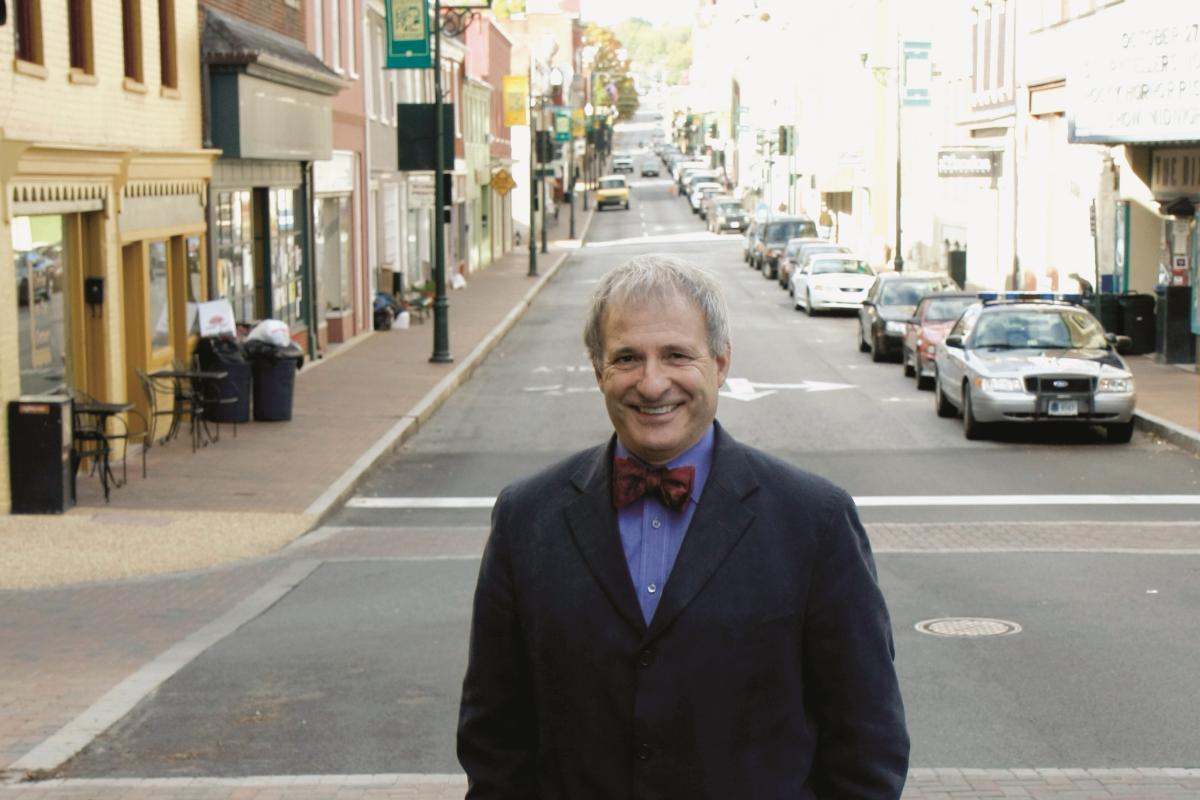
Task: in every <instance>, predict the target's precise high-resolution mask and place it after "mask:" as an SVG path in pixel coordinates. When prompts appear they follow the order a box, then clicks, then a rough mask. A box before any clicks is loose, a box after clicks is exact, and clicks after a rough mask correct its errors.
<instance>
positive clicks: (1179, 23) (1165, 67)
mask: <svg viewBox="0 0 1200 800" xmlns="http://www.w3.org/2000/svg"><path fill="white" fill-rule="evenodd" d="M1071 28H1072V32H1073V33H1074V34H1075V35H1077V36H1078V37H1079V38H1078V39H1077V40H1076V41H1075V42H1074V46H1073V47H1070V48H1069V49H1070V52H1071V53H1072V54H1073V55H1072V58H1071V68H1070V69H1069V71H1068V74H1067V95H1068V101H1067V117H1068V125H1069V128H1068V138H1069V140H1070V141H1072V142H1102V143H1133V142H1178V141H1194V140H1200V5H1197V4H1195V3H1179V2H1175V0H1140V1H1139V2H1132V1H1131V2H1125V3H1121V4H1119V5H1117V6H1113V7H1110V8H1106V9H1103V10H1101V11H1097V12H1096V13H1095V14H1093V15H1092V16H1091V17H1088V18H1084V19H1080V20H1077V21H1076V22H1073V23H1072V24H1071Z"/></svg>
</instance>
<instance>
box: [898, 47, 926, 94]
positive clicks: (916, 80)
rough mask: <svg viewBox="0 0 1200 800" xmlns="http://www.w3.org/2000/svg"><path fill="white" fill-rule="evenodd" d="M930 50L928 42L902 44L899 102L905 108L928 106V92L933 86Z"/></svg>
mask: <svg viewBox="0 0 1200 800" xmlns="http://www.w3.org/2000/svg"><path fill="white" fill-rule="evenodd" d="M931 49H932V45H930V43H929V42H905V43H904V47H903V55H904V63H903V65H902V67H901V69H902V71H901V73H900V79H901V81H903V83H902V84H901V86H902V95H901V96H902V101H901V102H903V104H904V105H905V107H909V106H927V105H929V101H930V97H929V90H930V88H931V86H932V84H933V62H932V61H931V60H930V50H931Z"/></svg>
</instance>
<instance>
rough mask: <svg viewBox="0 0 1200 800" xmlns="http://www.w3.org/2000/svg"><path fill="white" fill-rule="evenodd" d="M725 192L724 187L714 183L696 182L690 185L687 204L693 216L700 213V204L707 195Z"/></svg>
mask: <svg viewBox="0 0 1200 800" xmlns="http://www.w3.org/2000/svg"><path fill="white" fill-rule="evenodd" d="M724 191H725V187H724V186H722V185H721V184H719V183H717V182H716V181H696V182H694V183H693V184H692V190H691V193H690V194H688V204H690V205H691V207H692V213H693V214H699V213H700V204H701V203H703V202H704V198H705V197H706V196H709V195H714V194H721V193H722V192H724Z"/></svg>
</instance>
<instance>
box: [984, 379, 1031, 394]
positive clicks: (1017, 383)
mask: <svg viewBox="0 0 1200 800" xmlns="http://www.w3.org/2000/svg"><path fill="white" fill-rule="evenodd" d="M976 385H977V386H978V387H979V388H980V389H983V390H984V391H985V392H1023V391H1025V386H1024V385H1023V384H1022V383H1021V379H1020V378H976Z"/></svg>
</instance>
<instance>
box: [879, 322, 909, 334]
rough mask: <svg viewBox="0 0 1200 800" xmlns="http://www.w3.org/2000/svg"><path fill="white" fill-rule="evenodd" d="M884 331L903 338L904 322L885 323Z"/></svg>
mask: <svg viewBox="0 0 1200 800" xmlns="http://www.w3.org/2000/svg"><path fill="white" fill-rule="evenodd" d="M883 329H884V330H885V331H886V332H888V333H890V334H893V335H895V336H903V335H904V323H903V322H885V323H884V325H883Z"/></svg>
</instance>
